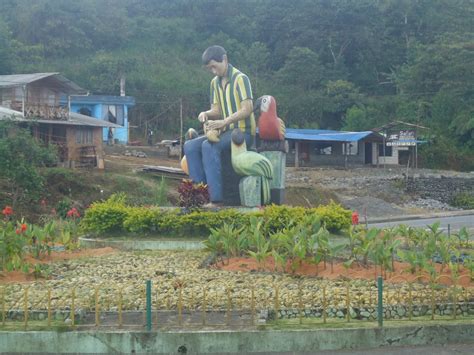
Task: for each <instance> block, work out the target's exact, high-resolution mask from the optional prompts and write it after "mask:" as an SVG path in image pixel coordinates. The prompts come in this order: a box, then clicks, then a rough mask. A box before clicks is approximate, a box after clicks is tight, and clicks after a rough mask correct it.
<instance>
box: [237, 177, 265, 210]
mask: <svg viewBox="0 0 474 355" xmlns="http://www.w3.org/2000/svg"><path fill="white" fill-rule="evenodd" d="M239 191H240V204H241V205H242V206H245V207H257V206H261V205H262V178H261V177H260V176H246V177H243V178H241V179H240V183H239Z"/></svg>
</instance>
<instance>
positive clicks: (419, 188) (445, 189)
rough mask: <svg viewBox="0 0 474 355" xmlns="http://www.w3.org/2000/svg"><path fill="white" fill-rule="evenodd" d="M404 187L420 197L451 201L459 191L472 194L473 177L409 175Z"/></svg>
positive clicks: (473, 186) (473, 187) (445, 201)
mask: <svg viewBox="0 0 474 355" xmlns="http://www.w3.org/2000/svg"><path fill="white" fill-rule="evenodd" d="M406 189H407V191H408V192H410V193H416V194H417V195H419V196H420V197H422V198H430V199H433V200H437V201H441V202H444V203H448V204H450V203H452V201H453V198H454V197H455V196H456V195H458V194H460V193H470V194H474V177H473V178H460V177H444V176H442V175H441V176H440V177H417V178H413V177H409V178H408V180H407V185H406Z"/></svg>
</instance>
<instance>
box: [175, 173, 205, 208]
mask: <svg viewBox="0 0 474 355" xmlns="http://www.w3.org/2000/svg"><path fill="white" fill-rule="evenodd" d="M178 193H179V205H180V206H181V207H185V208H189V209H194V208H199V207H201V206H202V205H204V204H206V203H208V202H209V190H208V188H207V185H206V184H203V183H200V184H194V183H193V182H192V181H191V180H188V179H183V181H182V182H181V184H180V185H179V188H178Z"/></svg>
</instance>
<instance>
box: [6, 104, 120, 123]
mask: <svg viewBox="0 0 474 355" xmlns="http://www.w3.org/2000/svg"><path fill="white" fill-rule="evenodd" d="M8 119H11V120H13V121H15V122H37V123H49V124H60V125H70V126H89V127H111V128H122V127H123V126H120V125H118V124H115V123H111V122H108V121H104V120H99V119H97V118H93V117H89V116H86V115H81V114H80V113H76V112H70V113H69V119H68V120H43V119H37V120H33V119H29V118H24V116H23V113H22V112H19V111H15V110H11V109H9V108H6V107H2V106H0V120H8Z"/></svg>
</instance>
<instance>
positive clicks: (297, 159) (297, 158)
mask: <svg viewBox="0 0 474 355" xmlns="http://www.w3.org/2000/svg"><path fill="white" fill-rule="evenodd" d="M299 167H300V142H299V141H295V168H299Z"/></svg>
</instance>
